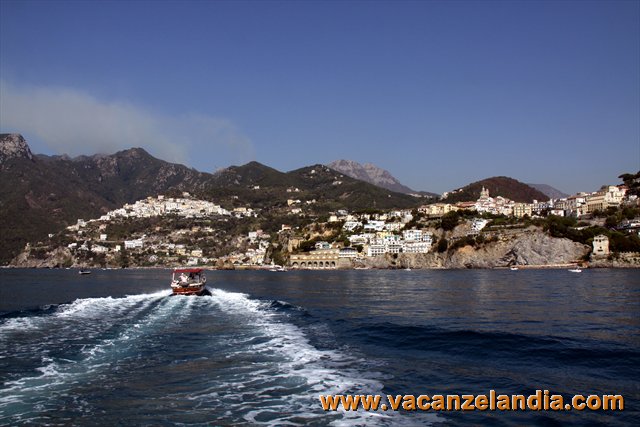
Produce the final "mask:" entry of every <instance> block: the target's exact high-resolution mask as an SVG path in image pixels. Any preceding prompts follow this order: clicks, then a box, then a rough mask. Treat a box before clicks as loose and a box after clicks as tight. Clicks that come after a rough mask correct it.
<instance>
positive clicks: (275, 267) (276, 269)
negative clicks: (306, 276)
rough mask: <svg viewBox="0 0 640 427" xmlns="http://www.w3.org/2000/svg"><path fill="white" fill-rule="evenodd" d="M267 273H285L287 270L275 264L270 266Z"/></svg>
mask: <svg viewBox="0 0 640 427" xmlns="http://www.w3.org/2000/svg"><path fill="white" fill-rule="evenodd" d="M269 271H287V268H286V267H283V266H281V265H277V264H276V265H273V266H271V268H270V269H269Z"/></svg>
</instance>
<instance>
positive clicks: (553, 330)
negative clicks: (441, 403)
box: [0, 269, 640, 426]
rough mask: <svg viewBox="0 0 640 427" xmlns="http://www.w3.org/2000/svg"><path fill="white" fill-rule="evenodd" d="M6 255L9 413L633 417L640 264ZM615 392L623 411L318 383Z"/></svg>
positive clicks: (0, 372)
mask: <svg viewBox="0 0 640 427" xmlns="http://www.w3.org/2000/svg"><path fill="white" fill-rule="evenodd" d="M170 276H171V271H170V270H161V269H128V270H100V269H94V270H92V273H91V274H90V275H79V274H78V270H65V269H60V270H42V269H41V270H38V269H0V384H1V385H0V425H10V426H19V425H29V426H32V425H54V426H55V425H63V426H67V425H79V426H117V425H127V426H128V425H136V426H137V425H141V426H145V425H148V426H173V425H178V426H201V425H215V426H236V425H238V426H245V425H246V426H254V425H267V426H296V425H300V426H306V425H310V426H325V425H335V426H365V425H366V426H396V425H399V426H405V425H406V426H416V425H447V426H448V425H452V426H457V425H464V426H466V425H495V426H515V425H518V426H520V425H545V426H546V425H551V426H553V425H563V426H564V425H569V426H571V425H575V426H583V425H603V426H605V425H606V426H611V425H613V426H615V425H620V426H624V425H626V426H638V425H640V270H633V269H631V270H622V269H620V270H615V269H587V270H584V271H583V272H582V273H572V272H569V271H567V270H562V269H558V270H519V271H510V270H412V271H406V270H352V271H288V272H271V271H208V272H207V279H208V280H207V283H208V288H209V290H210V293H211V295H210V296H201V297H196V296H170V293H171V292H170V288H169V282H170ZM489 390H495V391H496V393H497V394H507V395H511V394H522V395H530V394H534V393H535V391H536V390H548V391H549V393H550V394H559V395H562V396H563V397H564V398H565V399H566V401H568V400H569V399H570V398H571V396H573V395H574V394H582V395H584V396H588V395H605V394H619V395H622V396H623V397H624V403H625V406H624V410H623V411H603V410H599V411H591V410H584V411H576V410H572V411H562V412H552V411H535V410H525V411H522V410H516V411H464V412H463V411H452V412H444V411H422V410H403V409H399V410H387V411H382V410H378V411H365V410H359V411H344V410H336V411H324V410H323V409H322V406H321V403H320V399H319V396H320V395H328V394H358V395H360V394H362V395H368V394H371V395H374V394H380V395H385V396H386V395H393V396H397V395H414V396H419V395H437V394H442V395H449V394H459V395H462V394H475V395H477V394H487V395H488V394H489Z"/></svg>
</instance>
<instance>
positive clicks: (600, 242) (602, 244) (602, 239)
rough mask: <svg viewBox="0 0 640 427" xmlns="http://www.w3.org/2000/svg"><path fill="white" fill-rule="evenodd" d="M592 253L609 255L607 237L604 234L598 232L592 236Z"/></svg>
mask: <svg viewBox="0 0 640 427" xmlns="http://www.w3.org/2000/svg"><path fill="white" fill-rule="evenodd" d="M593 255H595V256H607V255H609V238H608V237H607V236H605V235H604V234H599V235H597V236H595V237H594V238H593Z"/></svg>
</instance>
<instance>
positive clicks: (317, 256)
mask: <svg viewBox="0 0 640 427" xmlns="http://www.w3.org/2000/svg"><path fill="white" fill-rule="evenodd" d="M287 191H288V192H290V193H296V192H299V190H298V189H297V188H289V189H287ZM625 193H626V187H625V186H623V185H620V186H603V187H602V188H601V189H600V190H598V191H596V192H593V193H579V194H576V195H573V196H570V197H567V198H562V199H556V200H548V201H546V202H538V201H534V203H517V202H514V201H512V200H509V199H507V198H504V197H501V196H498V197H491V195H490V194H489V191H488V190H487V189H485V188H483V189H482V191H481V194H480V197H479V198H478V199H477V200H476V201H469V202H460V203H456V204H448V203H435V204H429V205H424V206H421V207H419V208H418V211H419V212H420V213H422V214H424V215H426V216H427V217H430V218H439V217H442V216H443V215H446V214H447V213H449V212H452V211H457V210H463V209H464V210H474V211H477V212H478V213H484V212H487V213H491V214H496V215H506V216H515V217H523V216H525V215H528V216H535V215H540V214H542V213H543V212H547V213H550V214H553V215H559V216H575V217H580V216H583V215H587V214H591V213H593V212H595V211H604V210H606V209H607V208H609V207H617V206H620V205H621V204H622V203H623V201H624V198H625ZM305 203H306V204H312V203H315V200H313V201H307V202H301V201H300V200H298V199H295V198H291V199H289V200H288V201H287V210H288V211H289V213H302V208H301V207H302V206H303V205H304V204H305ZM636 203H637V200H636ZM166 215H175V216H178V217H184V218H196V219H197V218H208V217H211V216H227V217H237V218H245V217H256V216H257V215H258V212H257V211H255V210H253V209H252V208H249V207H239V208H235V209H233V210H227V209H224V208H222V207H221V206H220V205H217V204H215V203H212V202H207V201H204V200H197V199H194V198H193V197H191V196H190V195H189V193H183V195H182V197H177V198H174V197H164V196H161V195H160V196H157V197H148V198H146V199H143V200H139V201H137V202H135V203H133V204H126V205H124V206H123V207H122V208H120V209H116V210H113V211H111V212H108V213H107V214H105V215H103V216H101V217H100V218H99V219H97V220H90V221H84V220H82V219H79V220H78V222H77V223H76V224H75V225H72V226H70V227H67V228H68V230H69V231H73V232H75V234H76V237H77V239H78V242H77V243H71V244H69V245H68V247H69V249H72V250H74V251H89V252H93V253H95V254H117V253H120V252H121V251H122V250H123V249H124V250H127V251H133V252H137V253H145V254H147V255H145V256H150V257H155V260H158V259H160V258H161V259H162V260H166V261H171V260H174V261H176V260H180V262H181V263H186V264H187V265H198V264H207V263H208V262H210V261H212V260H211V259H210V258H207V256H211V254H205V253H203V250H202V249H200V248H198V247H195V246H194V245H185V244H180V243H169V241H170V240H171V239H168V238H167V236H152V237H147V236H146V235H142V236H140V237H138V238H132V239H130V240H124V241H117V242H116V241H109V240H108V236H107V235H106V234H104V233H105V229H106V223H107V222H108V221H112V220H116V219H120V218H148V217H155V216H166ZM413 219H414V215H413V213H412V210H407V209H404V210H393V211H390V212H386V213H360V214H354V213H349V212H348V211H346V210H338V211H337V212H335V213H332V214H331V215H330V217H329V218H328V222H329V223H337V222H340V223H341V224H342V225H341V227H342V235H343V237H344V236H347V237H346V239H347V240H348V245H347V244H346V243H347V242H346V241H345V242H344V243H343V242H339V243H329V242H323V241H321V242H317V243H316V245H315V250H313V251H311V252H306V253H295V252H296V248H297V247H298V245H299V244H300V243H301V242H302V239H301V238H295V237H292V238H290V239H289V247H288V248H287V249H288V251H289V253H291V256H290V261H289V264H290V266H291V267H293V268H337V267H338V266H339V264H340V263H341V262H344V261H351V260H353V259H356V258H359V259H362V258H364V257H376V256H381V255H385V254H399V253H416V254H424V253H429V252H430V251H431V250H432V246H433V244H434V236H433V233H432V232H431V231H429V230H427V229H420V228H416V227H415V226H413V225H409V223H410V222H412V220H413ZM91 222H99V225H98V230H99V233H101V234H99V239H96V238H95V234H94V238H93V239H91V238H89V236H88V234H89V233H87V232H86V231H87V230H88V229H89V228H88V227H87V226H88V224H89V223H91ZM414 223H415V222H414ZM487 223H488V220H486V219H483V218H476V219H474V220H473V221H472V222H471V231H470V233H469V234H477V233H479V232H480V231H481V230H482V229H483V228H484V227H485V226H486V225H487ZM631 225H640V224H635V223H634V224H631ZM631 225H630V226H631ZM290 228H291V227H290V226H287V225H283V226H282V230H281V231H285V230H288V229H290ZM214 232H215V230H213V229H212V228H211V227H192V229H190V230H173V231H171V234H175V235H179V234H181V233H182V234H185V233H186V234H187V235H185V236H183V237H184V238H183V239H177V240H173V241H180V240H181V241H182V242H185V241H186V240H188V239H189V235H191V233H204V234H211V235H212V234H213V233H214ZM83 233H84V234H83ZM94 233H95V231H94ZM174 237H176V236H174ZM178 237H179V236H178ZM234 238H235V237H234ZM83 239H84V243H81V242H82V240H83ZM243 239H244V240H243ZM270 240H271V236H270V235H268V234H266V233H264V232H262V230H257V231H251V232H249V233H248V235H247V236H246V237H242V236H238V240H237V242H238V248H242V249H238V250H237V251H233V252H232V253H230V254H229V255H226V256H224V257H223V258H224V259H223V261H225V262H227V261H228V262H231V263H233V264H249V265H262V264H263V263H264V260H265V258H266V255H267V252H268V251H269V247H270ZM241 241H244V242H245V243H242V244H240V243H239V242H241ZM233 244H234V245H235V244H236V241H234V243H233ZM597 245H598V251H599V253H608V248H607V247H606V244H605V242H604V238H601V237H598V242H597ZM345 246H346V247H345ZM595 246H596V245H594V248H595ZM150 261H154V260H153V259H151V258H150ZM213 261H215V259H214V260H213Z"/></svg>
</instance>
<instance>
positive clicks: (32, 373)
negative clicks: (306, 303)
mask: <svg viewBox="0 0 640 427" xmlns="http://www.w3.org/2000/svg"><path fill="white" fill-rule="evenodd" d="M210 292H211V296H210V297H204V298H203V297H185V296H176V297H171V298H167V296H168V295H169V292H164V291H163V292H157V293H153V294H143V295H133V296H128V297H125V298H86V299H79V300H75V301H73V302H71V303H68V304H60V305H58V306H56V307H49V308H46V309H42V310H40V311H37V312H34V313H31V314H24V313H23V315H20V316H14V317H8V318H6V319H4V321H3V322H2V323H1V324H0V343H2V344H3V345H4V344H9V343H11V344H13V345H12V346H8V345H5V349H4V350H0V356H2V357H0V364H1V363H5V365H4V366H5V367H6V366H9V365H11V364H12V363H13V362H16V361H17V360H18V359H21V360H22V362H21V363H22V364H21V365H20V364H19V363H17V362H16V363H15V364H16V365H20V366H22V368H21V370H18V371H16V372H9V374H11V375H9V377H8V378H5V384H4V387H3V389H2V390H0V413H4V414H5V415H3V416H0V424H2V423H5V422H6V423H9V424H15V423H18V422H20V421H21V420H22V421H24V420H27V422H31V421H35V420H38V419H39V418H38V417H40V416H42V413H43V412H46V409H43V408H56V407H58V406H59V405H61V404H62V403H61V402H63V401H65V402H66V401H68V400H69V396H73V399H75V400H74V402H73V403H72V404H70V403H68V402H67V403H65V405H67V406H68V405H71V407H73V408H77V409H76V410H75V413H74V411H72V410H70V409H68V408H67V412H69V413H71V414H75V417H76V418H73V417H72V420H73V419H75V420H76V421H77V420H78V419H85V420H90V419H91V418H87V417H91V416H93V413H94V411H97V412H100V405H101V403H100V402H101V400H100V399H102V397H99V398H98V397H95V396H94V397H92V395H91V393H94V394H95V393H107V391H104V390H110V389H113V390H121V391H122V388H123V387H124V392H125V394H126V393H129V392H130V390H129V389H127V388H126V386H124V385H123V384H122V380H123V379H125V378H126V379H127V380H126V381H127V383H128V382H129V381H132V382H134V383H136V384H138V382H139V384H142V385H143V386H142V389H143V390H144V389H145V388H146V387H151V388H152V389H153V390H152V389H151V388H149V389H148V391H149V392H153V393H161V394H159V395H155V396H156V397H154V398H153V399H151V398H149V397H146V398H144V397H143V398H144V399H146V401H147V402H148V403H147V405H149V404H151V405H156V404H157V405H162V404H163V403H166V406H160V407H159V408H158V409H157V411H150V412H149V413H148V415H144V414H138V413H136V414H132V417H133V418H131V421H132V422H134V423H136V422H139V423H141V424H149V423H151V424H153V423H157V421H158V420H159V419H162V420H165V421H166V420H172V421H175V422H181V420H182V419H183V417H184V416H185V415H186V414H185V413H183V412H180V411H177V410H173V412H172V411H171V409H167V408H170V407H172V406H175V405H172V404H171V403H167V402H184V401H189V402H192V405H193V406H191V412H192V413H191V414H190V416H196V415H197V414H200V415H201V416H202V417H205V418H200V419H207V420H211V421H212V422H217V423H220V424H229V423H231V424H244V423H249V424H264V425H284V424H297V425H299V424H322V425H330V424H333V425H364V424H376V425H388V424H394V425H397V424H398V423H399V422H401V421H403V419H402V418H403V417H400V419H398V416H397V414H392V413H389V414H379V413H373V412H365V411H361V412H344V411H343V412H340V411H339V412H331V413H326V412H324V411H322V410H321V408H320V401H319V395H320V394H350V393H353V394H382V390H383V384H382V382H381V378H380V375H379V374H377V373H376V371H375V367H374V366H372V364H371V363H369V362H367V361H365V360H364V359H363V358H362V357H359V356H357V355H354V354H352V353H350V352H349V351H345V350H344V349H342V350H341V349H336V348H335V346H334V348H326V349H318V348H317V347H315V346H314V345H312V344H311V342H310V339H309V337H308V336H307V333H306V332H305V330H304V329H302V328H301V327H298V326H296V325H294V324H293V323H291V322H290V321H289V320H290V318H289V316H290V315H292V314H294V313H296V314H300V315H303V316H305V315H308V313H306V310H304V309H303V308H302V307H298V306H295V305H292V304H289V303H287V302H285V301H271V300H270V301H261V300H255V299H251V298H250V297H249V296H248V295H246V294H241V293H233V292H226V291H223V290H220V289H211V290H210ZM28 355H31V359H29V356H28ZM24 358H26V359H27V360H29V363H28V365H29V367H28V369H27V368H25V366H24V363H23V362H24V360H25V359H24ZM1 371H2V366H0V372H1ZM145 372H149V374H146V373H145ZM132 375H133V379H130V378H132V377H131V376H132ZM148 376H153V381H151V380H150V379H149V378H147V377H148ZM136 381H137V382H136ZM150 381H151V382H150ZM151 384H153V387H152V386H151ZM138 387H141V386H138ZM83 389H84V390H90V391H91V393H88V392H83V393H79V392H78V390H83ZM96 390H103V391H96ZM111 392H113V391H111ZM105 399H107V400H108V401H111V400H113V397H112V396H108V397H106V398H105ZM94 406H95V407H94ZM38 408H39V409H38ZM96 408H97V409H96ZM123 410H125V411H126V409H123ZM102 411H104V410H102ZM129 411H131V409H130V408H129ZM162 411H169V412H162ZM198 411H199V412H198ZM113 416H117V415H116V414H114V415H113ZM135 417H141V418H137V419H136V418H135ZM145 417H147V418H145ZM154 417H155V418H154ZM211 417H214V419H213V420H212V419H211ZM215 417H217V418H215ZM119 419H121V418H113V419H111V421H118V420H119ZM426 419H435V417H433V418H430V417H427V418H426ZM109 420H110V419H109V418H105V419H104V422H105V423H106V424H109ZM71 422H72V423H73V422H74V421H71ZM208 422H209V421H208Z"/></svg>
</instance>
